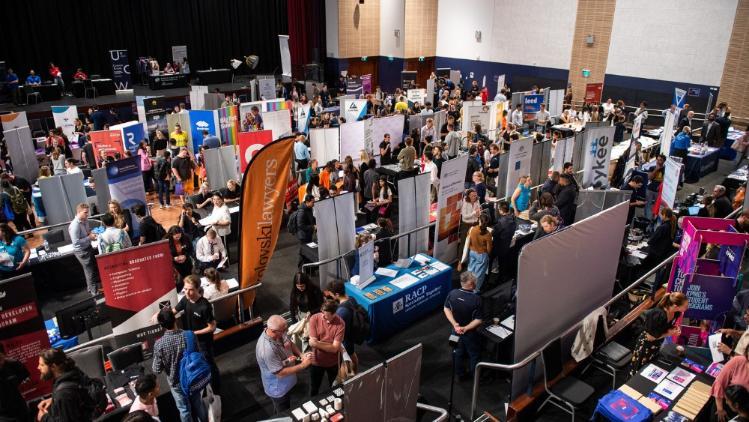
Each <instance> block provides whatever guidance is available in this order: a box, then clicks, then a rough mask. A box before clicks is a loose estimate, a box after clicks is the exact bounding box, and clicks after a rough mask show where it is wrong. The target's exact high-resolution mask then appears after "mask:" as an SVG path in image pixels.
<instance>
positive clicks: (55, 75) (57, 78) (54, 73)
mask: <svg viewBox="0 0 749 422" xmlns="http://www.w3.org/2000/svg"><path fill="white" fill-rule="evenodd" d="M49 76H50V77H51V78H52V81H53V82H54V83H55V84H56V85H57V86H58V87H59V88H60V92H65V81H63V80H62V72H61V71H60V68H59V67H57V66H55V64H54V63H52V62H49Z"/></svg>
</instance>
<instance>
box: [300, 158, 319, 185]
mask: <svg viewBox="0 0 749 422" xmlns="http://www.w3.org/2000/svg"><path fill="white" fill-rule="evenodd" d="M319 167H320V164H319V163H318V162H317V160H316V159H314V158H313V159H311V160H310V162H309V165H308V166H307V168H306V169H305V170H304V183H309V181H310V179H311V178H312V175H315V176H317V175H319V174H320V168H319ZM318 180H319V179H318Z"/></svg>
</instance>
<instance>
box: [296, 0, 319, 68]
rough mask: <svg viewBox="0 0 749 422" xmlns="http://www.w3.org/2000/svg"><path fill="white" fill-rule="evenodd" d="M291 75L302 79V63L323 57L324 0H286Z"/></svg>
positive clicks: (313, 61) (314, 61)
mask: <svg viewBox="0 0 749 422" xmlns="http://www.w3.org/2000/svg"><path fill="white" fill-rule="evenodd" d="M288 16H289V51H290V53H291V69H292V75H293V77H294V78H296V79H304V65H306V64H309V63H321V60H323V58H324V57H325V0H288Z"/></svg>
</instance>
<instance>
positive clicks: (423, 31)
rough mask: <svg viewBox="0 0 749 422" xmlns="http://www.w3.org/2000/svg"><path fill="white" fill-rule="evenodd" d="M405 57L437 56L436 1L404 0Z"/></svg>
mask: <svg viewBox="0 0 749 422" xmlns="http://www.w3.org/2000/svg"><path fill="white" fill-rule="evenodd" d="M405 2H406V13H405V16H406V25H405V34H404V35H405V38H404V39H405V56H406V58H414V57H421V56H423V57H432V56H436V55H437V10H438V8H437V4H438V2H437V0H405Z"/></svg>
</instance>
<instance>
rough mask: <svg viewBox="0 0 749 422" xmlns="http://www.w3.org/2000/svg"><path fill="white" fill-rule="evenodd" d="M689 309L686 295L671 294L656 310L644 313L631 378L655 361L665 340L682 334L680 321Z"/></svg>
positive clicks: (633, 356) (668, 294)
mask: <svg viewBox="0 0 749 422" xmlns="http://www.w3.org/2000/svg"><path fill="white" fill-rule="evenodd" d="M688 307H689V301H688V300H687V297H686V295H684V293H681V292H671V293H667V294H666V295H664V296H663V298H661V300H660V301H659V302H658V305H657V306H656V307H655V308H652V309H649V310H647V311H646V312H645V313H644V315H643V317H644V320H645V327H644V329H643V330H642V332H641V333H640V336H639V337H638V338H637V342H636V343H635V349H634V350H633V352H632V361H631V362H630V370H629V375H630V377H632V376H634V375H635V374H637V373H638V372H639V371H640V369H641V368H642V367H643V366H645V365H647V364H648V363H650V362H651V361H652V360H653V359H655V357H656V356H657V355H658V351H659V350H660V349H661V344H663V339H665V338H666V337H670V336H678V335H679V334H681V327H679V325H678V321H679V319H680V317H681V316H682V315H683V314H684V312H686V311H687V308H688Z"/></svg>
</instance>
